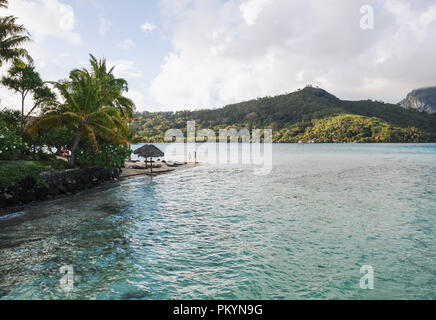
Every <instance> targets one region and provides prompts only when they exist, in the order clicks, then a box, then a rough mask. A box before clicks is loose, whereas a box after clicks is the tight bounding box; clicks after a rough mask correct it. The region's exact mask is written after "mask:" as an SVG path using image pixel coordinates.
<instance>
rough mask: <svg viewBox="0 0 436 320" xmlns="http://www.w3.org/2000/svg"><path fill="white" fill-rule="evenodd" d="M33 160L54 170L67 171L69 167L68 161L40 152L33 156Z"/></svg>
mask: <svg viewBox="0 0 436 320" xmlns="http://www.w3.org/2000/svg"><path fill="white" fill-rule="evenodd" d="M33 159H34V160H37V161H39V162H40V163H43V164H45V165H46V166H48V167H49V168H50V169H54V170H62V169H66V168H67V166H68V163H67V162H66V161H64V160H60V159H58V158H57V157H56V156H55V155H54V154H48V153H42V152H40V153H37V154H35V156H33Z"/></svg>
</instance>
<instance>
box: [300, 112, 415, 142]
mask: <svg viewBox="0 0 436 320" xmlns="http://www.w3.org/2000/svg"><path fill="white" fill-rule="evenodd" d="M292 140H293V142H296V141H299V140H302V141H312V140H314V141H315V142H329V143H331V142H372V143H373V142H421V141H422V140H423V134H422V132H421V130H419V129H417V128H413V127H412V128H398V127H392V126H390V125H389V124H388V123H386V122H384V121H381V120H380V119H377V118H368V117H363V116H357V115H340V116H337V117H330V118H325V119H321V120H315V121H313V126H311V127H308V128H307V129H306V131H305V132H304V134H300V135H297V136H295V137H293V138H292Z"/></svg>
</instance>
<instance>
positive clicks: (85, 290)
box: [0, 144, 436, 299]
mask: <svg viewBox="0 0 436 320" xmlns="http://www.w3.org/2000/svg"><path fill="white" fill-rule="evenodd" d="M158 147H160V148H162V149H165V148H166V145H158ZM229 148H231V147H229ZM199 160H200V161H201V159H199ZM272 160H273V166H272V171H271V173H269V174H267V175H263V176H258V175H255V174H253V172H254V171H253V167H252V166H250V165H243V164H223V163H217V164H210V163H203V164H201V165H199V166H197V167H194V168H189V169H181V170H178V171H176V172H173V173H170V174H167V175H161V176H157V177H153V178H152V179H151V178H150V177H145V176H144V177H138V178H134V179H130V180H124V181H120V182H116V183H112V184H108V185H105V186H100V187H98V188H96V189H93V190H87V191H85V192H82V193H79V194H77V195H73V196H70V197H67V198H62V199H58V200H54V201H50V202H45V203H41V204H36V205H33V206H29V207H26V208H24V209H22V210H20V211H18V212H14V213H11V214H10V215H6V216H2V217H0V299H436V144H320V145H318V144H312V145H296V144H283V145H282V144H277V145H273V147H272ZM364 265H370V266H372V268H373V270H374V290H363V289H361V288H360V285H359V283H360V279H361V277H362V274H360V269H361V267H362V266H364ZM62 266H72V268H73V270H74V286H73V290H72V291H70V292H65V291H63V290H62V289H61V287H60V285H59V281H60V279H61V278H62V276H63V275H62V274H60V272H59V270H60V268H61V267H62Z"/></svg>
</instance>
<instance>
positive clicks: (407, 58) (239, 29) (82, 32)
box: [0, 0, 436, 111]
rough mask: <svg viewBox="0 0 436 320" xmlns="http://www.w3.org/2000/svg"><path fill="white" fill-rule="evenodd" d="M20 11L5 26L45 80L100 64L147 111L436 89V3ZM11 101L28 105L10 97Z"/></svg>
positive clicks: (133, 5)
mask: <svg viewBox="0 0 436 320" xmlns="http://www.w3.org/2000/svg"><path fill="white" fill-rule="evenodd" d="M9 2H10V4H9V9H1V10H0V15H5V14H8V15H15V16H17V17H19V22H20V23H22V24H24V26H25V27H26V28H27V29H28V31H29V32H30V34H31V37H32V39H33V41H32V43H30V44H28V45H26V47H27V48H28V50H29V52H30V53H31V55H32V56H33V58H34V60H35V65H36V68H37V70H38V71H39V72H40V74H41V76H42V77H43V79H44V80H50V81H56V80H60V79H65V78H67V77H68V73H69V71H70V70H72V69H74V68H77V67H86V66H87V65H88V60H89V59H88V58H89V54H90V53H92V54H93V55H94V56H96V57H97V58H103V57H104V58H106V59H107V60H108V62H109V64H111V65H115V74H116V75H117V76H119V77H123V78H126V79H127V80H128V81H129V92H128V94H127V95H128V96H129V97H130V98H132V99H133V100H134V101H135V103H136V106H137V109H138V110H139V111H145V110H146V111H177V110H186V109H202V108H216V107H220V106H224V105H227V104H230V103H235V102H240V101H244V100H248V99H253V98H258V97H263V96H273V95H278V94H283V93H288V92H293V91H295V90H297V89H299V88H303V87H304V86H306V85H308V84H311V85H314V86H320V87H321V88H324V89H325V90H327V91H329V92H330V93H332V94H334V95H336V96H337V97H339V98H342V99H349V100H361V99H373V100H382V101H385V102H391V103H397V102H399V101H400V100H402V99H403V98H404V97H405V96H406V94H407V93H408V92H410V91H411V90H413V89H416V88H420V87H427V86H435V85H436V79H435V70H436V59H435V57H436V41H435V40H434V35H435V34H436V0H363V1H361V0H329V1H322V0H304V1H303V0H226V1H225V0H147V1H143V0H9ZM364 5H369V6H370V8H372V10H373V13H374V19H373V25H372V26H371V27H370V28H368V23H369V22H368V21H370V20H367V19H366V18H368V11H363V12H362V11H361V9H362V6H364ZM362 19H366V20H364V22H365V23H366V24H365V26H366V27H362ZM6 70H7V66H4V67H2V68H1V69H0V73H1V74H4V73H5V72H6ZM0 99H1V104H0V105H1V106H2V107H13V108H18V106H19V105H20V102H19V101H20V98H19V96H18V95H16V94H14V93H12V92H11V91H8V90H6V89H5V88H3V87H0ZM30 103H31V101H29V102H28V106H27V108H29V105H30Z"/></svg>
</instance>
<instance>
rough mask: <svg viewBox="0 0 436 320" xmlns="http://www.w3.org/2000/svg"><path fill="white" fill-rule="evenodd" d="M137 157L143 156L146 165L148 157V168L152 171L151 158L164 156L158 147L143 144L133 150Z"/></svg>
mask: <svg viewBox="0 0 436 320" xmlns="http://www.w3.org/2000/svg"><path fill="white" fill-rule="evenodd" d="M133 153H134V154H136V155H137V156H139V157H142V158H145V164H146V165H147V162H148V159H150V168H151V172H153V158H160V157H163V156H165V153H163V152H162V151H161V150H160V149H159V148H158V147H156V146H154V145H152V144H145V145H143V146H142V147H141V148H138V149H136V150H135V151H134V152H133Z"/></svg>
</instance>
